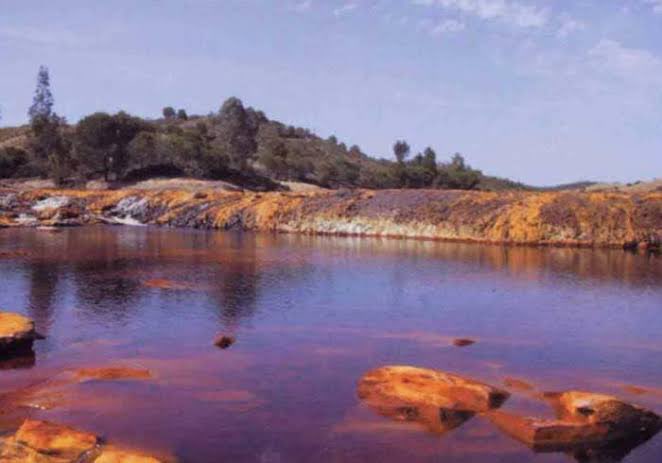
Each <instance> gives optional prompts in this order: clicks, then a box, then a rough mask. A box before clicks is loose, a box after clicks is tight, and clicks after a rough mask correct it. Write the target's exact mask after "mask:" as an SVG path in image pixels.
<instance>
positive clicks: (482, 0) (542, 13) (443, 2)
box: [413, 0, 549, 28]
mask: <svg viewBox="0 0 662 463" xmlns="http://www.w3.org/2000/svg"><path fill="white" fill-rule="evenodd" d="M413 2H414V3H415V4H418V5H427V6H438V7H442V8H446V9H452V10H455V11H460V12H462V13H464V14H469V15H473V16H476V17H478V18H480V19H482V20H493V19H494V20H500V21H503V22H505V23H508V24H512V25H515V26H517V27H524V28H529V27H543V26H545V25H546V24H547V23H548V21H549V12H548V11H547V9H545V8H539V7H536V6H533V5H527V4H524V3H519V2H516V1H509V0H413Z"/></svg>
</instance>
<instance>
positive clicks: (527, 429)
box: [487, 410, 609, 451]
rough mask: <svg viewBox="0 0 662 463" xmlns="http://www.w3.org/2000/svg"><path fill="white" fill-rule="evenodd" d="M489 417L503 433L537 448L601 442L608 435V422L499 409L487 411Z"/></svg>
mask: <svg viewBox="0 0 662 463" xmlns="http://www.w3.org/2000/svg"><path fill="white" fill-rule="evenodd" d="M487 416H488V418H489V419H490V421H492V422H493V423H494V424H496V425H497V426H498V427H499V428H500V429H501V430H502V431H504V432H505V433H506V434H508V435H510V436H512V437H514V438H515V439H517V440H519V441H521V442H523V443H525V444H526V445H528V446H530V447H532V448H534V449H536V450H540V451H544V450H547V451H552V450H564V449H566V448H572V447H574V446H577V445H590V444H600V443H601V442H604V441H605V439H606V438H607V436H608V435H609V426H608V425H607V424H597V425H590V424H580V423H569V422H566V421H562V420H546V419H540V418H534V417H526V416H519V415H514V414H511V413H506V412H502V411H501V410H497V411H493V412H490V413H489V414H488V415H487Z"/></svg>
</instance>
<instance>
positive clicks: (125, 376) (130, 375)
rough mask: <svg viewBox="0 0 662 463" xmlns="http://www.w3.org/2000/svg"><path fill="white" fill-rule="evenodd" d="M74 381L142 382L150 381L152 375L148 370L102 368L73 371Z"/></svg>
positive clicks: (120, 367)
mask: <svg viewBox="0 0 662 463" xmlns="http://www.w3.org/2000/svg"><path fill="white" fill-rule="evenodd" d="M74 374H75V376H76V379H78V380H80V381H85V380H99V381H120V380H142V379H151V378H152V373H151V372H150V371H149V370H145V369H141V368H130V367H122V366H117V367H102V368H81V369H78V370H76V371H75V373H74Z"/></svg>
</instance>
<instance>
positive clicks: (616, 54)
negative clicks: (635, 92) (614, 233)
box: [588, 39, 662, 85]
mask: <svg viewBox="0 0 662 463" xmlns="http://www.w3.org/2000/svg"><path fill="white" fill-rule="evenodd" d="M588 54H589V57H590V58H591V59H592V61H593V64H594V65H595V66H596V67H598V68H599V70H601V71H603V72H607V73H610V74H611V75H612V76H614V77H617V78H619V79H621V80H624V81H628V82H631V83H636V84H641V85H660V84H662V58H660V57H659V56H657V55H654V54H653V53H651V52H649V51H647V50H642V49H639V48H629V47H626V46H624V45H623V44H621V43H620V42H617V41H615V40H609V39H602V40H600V42H598V44H597V45H595V46H594V47H593V48H592V49H591V50H589V52H588Z"/></svg>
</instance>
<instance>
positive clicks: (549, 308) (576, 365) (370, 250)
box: [0, 227, 662, 463]
mask: <svg viewBox="0 0 662 463" xmlns="http://www.w3.org/2000/svg"><path fill="white" fill-rule="evenodd" d="M16 251H18V252H16ZM154 280H157V281H156V282H155V281H154ZM158 280H165V281H158ZM167 284H170V285H171V286H172V288H171V289H168V288H164V287H163V286H164V285H165V286H167ZM0 307H1V308H3V309H4V310H9V311H15V312H20V313H24V314H27V315H29V316H30V317H32V318H34V319H35V321H36V324H37V329H38V330H39V331H40V332H42V333H43V334H45V335H46V339H45V340H43V341H38V342H37V343H36V346H35V358H34V360H33V361H34V364H33V365H31V362H32V361H31V360H28V361H27V364H24V365H22V368H16V367H17V365H16V364H15V363H13V364H10V363H4V364H0V368H3V369H2V371H0V391H1V392H10V391H15V390H17V389H21V388H22V387H25V386H26V385H29V384H35V383H39V382H40V381H44V380H48V379H49V378H52V377H57V375H59V374H61V372H62V371H63V370H66V369H70V368H74V367H81V366H95V367H97V366H98V367H100V366H108V365H123V366H131V367H140V368H146V369H149V370H150V371H151V372H152V374H153V375H154V379H153V380H147V381H110V382H102V381H90V382H86V383H83V384H80V385H78V386H76V387H75V388H69V389H67V388H64V389H63V390H59V391H57V396H56V399H57V400H56V401H55V402H56V405H55V406H54V407H53V408H52V409H50V410H41V411H40V410H32V411H30V410H28V409H25V410H21V411H19V412H18V415H16V414H12V415H11V416H6V417H5V419H4V420H2V427H3V429H4V430H5V431H6V432H11V431H12V430H13V429H14V428H15V427H16V426H17V425H18V424H19V423H20V421H21V420H22V418H23V417H24V416H28V415H30V416H33V417H39V418H44V419H48V420H53V421H58V422H62V423H66V424H71V425H75V426H77V427H80V428H83V429H86V430H89V431H93V432H97V433H99V434H101V435H103V436H104V437H105V438H106V439H107V440H109V441H111V442H114V443H118V444H121V445H126V446H131V447H137V448H140V449H144V450H145V451H147V452H150V453H153V454H155V455H170V456H176V457H177V458H178V459H179V460H180V461H182V462H195V463H198V462H199V463H212V462H213V463H216V462H219V461H232V462H244V461H245V462H254V461H255V462H269V463H271V462H307V461H316V462H340V461H342V462H346V461H347V462H363V461H369V462H371V463H374V462H391V461H393V462H398V461H433V462H438V461H443V462H514V461H518V462H529V461H532V462H561V461H574V460H573V458H572V457H571V456H569V455H566V454H563V453H535V452H533V451H532V450H530V449H528V448H527V447H525V446H524V445H522V444H520V443H519V442H517V441H515V440H513V439H511V438H510V437H508V436H506V435H504V434H502V433H501V432H500V431H499V430H498V429H497V428H495V427H494V426H493V425H491V424H490V423H489V422H488V421H487V420H486V419H484V418H482V417H480V416H476V417H474V418H472V419H470V420H468V421H467V422H466V423H464V424H463V425H462V426H460V427H458V428H456V429H454V430H452V431H450V432H447V433H445V434H443V435H438V434H433V433H430V432H428V431H427V430H426V429H425V428H424V427H422V426H420V425H417V424H415V423H398V422H394V421H390V420H389V419H387V418H385V417H382V416H379V415H377V414H375V413H373V411H371V410H370V409H369V408H367V407H366V406H364V405H362V404H361V403H360V401H359V399H358V398H357V396H356V383H357V380H358V379H359V378H360V377H361V375H362V374H363V373H365V372H366V371H367V370H370V369H372V368H375V367H378V366H381V365H388V364H409V365H416V366H421V367H430V368H438V369H443V370H446V371H451V372H455V373H459V374H463V375H466V376H469V377H472V378H475V379H478V380H481V381H485V382H488V383H491V384H494V385H495V386H501V387H503V382H504V379H505V378H507V377H514V378H517V379H520V380H523V381H526V382H528V383H530V384H532V385H533V386H534V387H535V391H550V390H564V389H570V388H573V389H576V388H579V389H584V390H589V391H596V392H606V393H611V394H615V395H618V396H620V397H622V398H624V399H626V400H629V401H634V402H636V403H639V404H641V405H644V406H647V407H649V408H651V409H653V410H655V411H657V412H658V413H662V338H661V337H660V333H661V332H662V261H661V259H660V258H659V257H654V256H646V255H634V254H629V253H625V252H623V251H620V250H618V251H614V250H612V251H605V250H574V249H550V248H543V249H534V248H504V247H498V246H478V245H464V244H449V243H433V242H423V241H398V240H379V239H358V238H314V237H305V236H293V235H278V236H274V235H252V234H243V235H241V234H229V233H220V232H200V231H186V230H184V231H182V230H171V229H155V228H129V227H123V228H122V227H117V228H111V227H91V228H81V229H71V230H66V231H63V232H61V233H48V232H43V231H41V232H40V231H36V230H0ZM218 333H227V334H231V335H234V336H235V337H236V339H237V341H236V343H235V344H234V345H232V346H231V347H230V348H229V349H226V350H221V349H218V348H217V347H215V346H214V345H213V339H214V337H215V335H216V334H218ZM454 337H469V338H472V339H475V340H476V341H477V342H476V343H475V344H473V345H471V346H467V347H464V348H458V347H455V346H453V345H452V340H453V338H454ZM627 385H637V386H640V387H642V388H644V389H645V391H644V392H643V393H639V394H636V395H635V394H633V393H632V392H628V390H627V389H625V386H627ZM535 391H534V392H535ZM513 392H514V395H513V397H511V399H510V400H508V401H507V402H506V404H505V405H504V409H506V410H513V411H517V412H522V413H530V414H538V415H541V416H545V415H546V414H549V411H548V410H547V409H546V407H545V406H544V405H542V404H541V403H539V402H538V401H537V400H534V399H532V398H531V397H530V395H531V394H529V393H523V392H518V391H514V390H513ZM600 458H605V459H600ZM606 458H612V459H611V460H606ZM618 458H620V457H618ZM618 458H616V461H617V460H618ZM591 461H614V457H613V455H611V456H604V457H598V459H594V460H591ZM624 461H627V462H642V463H644V462H645V463H653V462H659V461H662V435H658V436H656V437H654V438H652V439H651V440H649V441H648V442H645V443H644V444H642V445H640V446H639V447H637V448H635V449H633V450H632V451H631V452H630V453H629V454H628V455H627V456H626V457H625V460H624Z"/></svg>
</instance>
